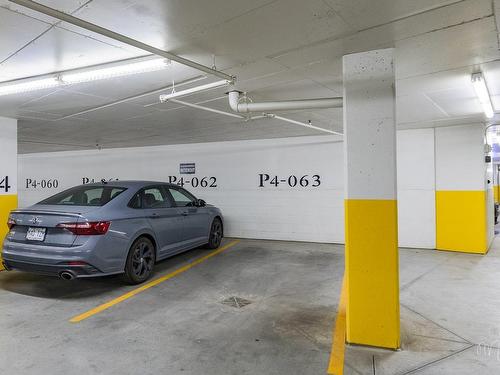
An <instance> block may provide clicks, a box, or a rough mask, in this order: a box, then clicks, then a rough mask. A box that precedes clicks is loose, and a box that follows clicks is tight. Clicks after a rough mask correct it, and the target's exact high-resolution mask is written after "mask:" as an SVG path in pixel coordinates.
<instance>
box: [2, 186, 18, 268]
mask: <svg viewBox="0 0 500 375" xmlns="http://www.w3.org/2000/svg"><path fill="white" fill-rule="evenodd" d="M16 207H17V195H0V250H1V246H2V243H3V239H4V237H5V235H6V234H7V232H8V231H9V228H8V227H7V219H8V217H9V212H10V211H11V210H13V209H15V208H16ZM1 255H2V254H1V252H0V259H1ZM0 270H3V267H2V263H1V262H0Z"/></svg>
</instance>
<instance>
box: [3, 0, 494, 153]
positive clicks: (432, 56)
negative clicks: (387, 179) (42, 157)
mask: <svg viewBox="0 0 500 375" xmlns="http://www.w3.org/2000/svg"><path fill="white" fill-rule="evenodd" d="M40 2H41V3H43V4H45V5H48V6H50V7H53V8H56V9H59V10H62V11H65V12H68V13H72V14H74V15H75V16H77V17H80V18H82V19H85V20H87V21H90V22H92V23H95V24H98V25H100V26H103V27H106V28H109V29H111V30H113V31H116V32H119V33H122V34H125V35H127V36H129V37H132V38H135V39H138V40H140V41H142V42H145V43H148V44H151V45H153V46H156V47H160V48H162V49H165V50H168V51H170V52H173V53H176V54H179V55H181V56H183V57H187V58H190V59H192V60H194V61H197V62H200V63H203V64H205V65H209V66H211V65H212V64H213V56H215V60H216V64H217V68H218V69H221V70H224V71H225V72H227V73H230V74H233V75H236V76H237V77H238V83H237V87H238V88H239V89H241V90H242V91H247V92H248V93H249V95H250V96H251V98H253V99H255V100H261V99H263V100H271V99H276V100H280V99H288V98H314V97H323V96H339V95H341V93H342V63H341V58H342V55H344V54H347V53H352V52H359V51H365V50H370V49H377V48H386V47H395V48H396V55H397V57H396V78H397V118H398V124H399V126H400V127H401V128H410V127H418V126H440V125H451V124H459V123H467V122H469V123H470V122H478V121H483V120H484V118H483V115H482V112H481V107H480V105H479V102H478V101H477V99H476V97H475V95H474V92H473V89H472V86H471V83H470V74H471V73H472V72H473V71H476V70H479V69H480V70H482V71H483V72H484V73H485V76H486V79H487V82H488V86H489V88H490V91H491V94H492V95H493V99H494V101H495V103H496V107H497V108H498V109H500V51H499V43H498V28H497V23H496V17H495V8H496V7H497V6H498V4H497V3H498V1H497V0H495V1H494V2H492V1H491V0H458V1H457V0H419V1H415V0H377V1H373V0H308V1H303V0H253V1H247V0H231V1H227V0H226V1H224V0H211V1H201V0H197V1H196V0H183V1H176V0H140V1H139V0H106V1H104V0H86V1H83V0H80V1H77V0H45V1H40ZM499 9H500V7H499ZM142 55H145V52H144V51H141V50H138V49H136V48H133V47H130V46H127V45H123V44H121V43H118V42H116V41H113V40H110V39H108V38H106V37H103V36H100V35H98V34H94V33H91V32H88V31H85V30H82V29H79V28H77V27H75V26H72V25H69V24H67V23H64V22H58V21H57V20H55V19H53V18H50V17H47V16H44V15H41V14H39V13H36V12H33V11H30V10H28V9H25V8H22V7H19V6H17V5H14V4H12V3H10V2H8V1H7V0H0V81H6V80H12V79H16V78H22V77H29V76H35V75H40V74H46V73H51V72H56V71H62V70H67V69H72V68H78V67H83V66H88V65H93V64H99V63H104V62H108V61H115V60H121V59H126V58H131V57H137V56H142ZM199 74H200V73H199V72H197V71H195V70H193V69H189V68H185V67H183V66H180V65H178V64H175V63H174V64H172V65H171V66H170V67H169V68H168V69H166V70H163V71H159V72H153V73H144V74H138V75H134V76H127V77H122V78H116V79H109V80H105V81H98V82H92V83H82V84H76V85H71V86H66V87H64V88H57V89H47V90H40V91H33V92H30V93H24V94H16V95H9V96H0V116H5V117H15V118H18V119H19V148H20V152H21V153H29V152H38V151H57V150H70V149H85V148H93V147H95V145H96V144H99V145H101V146H102V147H125V146H142V145H157V144H174V143H190V142H210V141H221V140H240V139H263V138H273V137H286V136H300V135H317V134H318V132H317V131H313V130H309V129H306V128H302V127H299V126H296V125H293V124H287V123H284V122H280V121H278V120H272V119H265V120H254V121H249V122H245V121H240V120H238V119H234V118H230V117H225V116H221V115H218V114H212V113H208V112H200V111H198V110H193V109H188V108H185V107H180V106H178V105H173V104H159V103H158V94H152V95H149V96H146V97H142V98H141V99H137V100H134V101H131V102H128V103H124V104H120V105H116V106H112V107H108V108H105V109H101V110H98V111H93V112H89V113H86V114H82V115H78V116H75V117H71V118H68V119H62V120H60V118H61V117H64V116H68V115H71V114H74V113H77V112H80V111H83V110H86V109H88V108H93V107H97V106H100V105H103V104H106V103H110V102H113V101H116V100H119V99H123V98H125V97H128V96H132V95H136V94H140V93H142V92H147V91H150V90H154V89H157V88H161V87H166V86H168V85H170V84H171V83H172V81H175V82H180V81H182V80H184V79H187V78H191V77H195V76H198V75H199ZM210 80H214V79H213V78H207V79H205V80H204V81H203V82H210ZM224 91H225V90H224V89H218V90H211V91H209V92H205V93H202V94H196V95H192V96H190V97H186V98H184V99H183V100H186V101H190V102H193V103H195V102H201V101H207V100H209V101H210V102H208V103H207V104H206V105H207V106H210V107H213V108H217V109H223V110H226V111H229V106H228V103H227V100H226V98H225V95H224ZM166 92H168V90H166ZM283 115H286V116H287V117H289V118H292V119H295V120H301V121H307V120H311V121H312V123H313V125H316V126H320V127H324V128H327V129H332V130H337V131H341V130H342V110H341V109H330V110H315V111H294V112H288V113H284V114H283Z"/></svg>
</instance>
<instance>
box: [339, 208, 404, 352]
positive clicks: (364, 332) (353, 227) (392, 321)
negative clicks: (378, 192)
mask: <svg viewBox="0 0 500 375" xmlns="http://www.w3.org/2000/svg"><path fill="white" fill-rule="evenodd" d="M345 224H346V229H345V232H346V247H345V249H346V277H347V278H346V281H347V311H346V333H347V342H349V343H351V344H360V345H369V346H377V347H382V348H390V349H397V348H399V346H400V323H399V260H398V227H397V224H398V218H397V201H396V200H358V199H348V200H346V201H345Z"/></svg>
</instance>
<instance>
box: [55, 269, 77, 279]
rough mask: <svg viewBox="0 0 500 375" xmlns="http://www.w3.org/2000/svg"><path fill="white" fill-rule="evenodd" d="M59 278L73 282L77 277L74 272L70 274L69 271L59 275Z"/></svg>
mask: <svg viewBox="0 0 500 375" xmlns="http://www.w3.org/2000/svg"><path fill="white" fill-rule="evenodd" d="M59 277H60V278H61V279H63V280H67V281H69V280H73V279H74V278H75V277H76V276H75V275H74V274H73V273H72V272H69V271H63V272H61V273H60V274H59Z"/></svg>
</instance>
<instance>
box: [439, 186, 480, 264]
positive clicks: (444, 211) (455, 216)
mask: <svg viewBox="0 0 500 375" xmlns="http://www.w3.org/2000/svg"><path fill="white" fill-rule="evenodd" d="M486 220H487V212H486V191H482V190H478V191H436V248H437V249H438V250H448V251H459V252H465V253H475V254H486V253H487V252H488V247H489V244H488V236H487V227H488V226H487V222H486Z"/></svg>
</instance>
